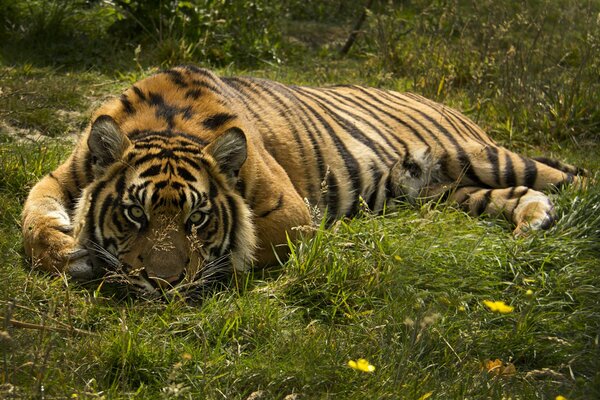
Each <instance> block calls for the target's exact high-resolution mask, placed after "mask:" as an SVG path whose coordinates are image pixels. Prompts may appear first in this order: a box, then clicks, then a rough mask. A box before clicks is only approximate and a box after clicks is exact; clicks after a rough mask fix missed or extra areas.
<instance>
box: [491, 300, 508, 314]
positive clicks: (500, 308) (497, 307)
mask: <svg viewBox="0 0 600 400" xmlns="http://www.w3.org/2000/svg"><path fill="white" fill-rule="evenodd" d="M483 304H485V305H486V306H487V308H489V309H490V310H491V311H496V312H499V313H501V314H508V313H511V312H513V310H514V309H515V308H514V307H512V306H509V305H507V304H506V303H504V302H503V301H490V300H484V301H483Z"/></svg>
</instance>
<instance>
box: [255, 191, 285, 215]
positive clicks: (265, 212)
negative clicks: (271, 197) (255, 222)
mask: <svg viewBox="0 0 600 400" xmlns="http://www.w3.org/2000/svg"><path fill="white" fill-rule="evenodd" d="M281 207H283V193H280V194H279V198H278V199H277V204H275V206H274V207H273V208H271V209H270V210H267V211H263V212H262V213H260V214H258V215H257V217H258V218H266V217H267V216H269V214H271V213H273V212H275V211H277V210H280V209H281Z"/></svg>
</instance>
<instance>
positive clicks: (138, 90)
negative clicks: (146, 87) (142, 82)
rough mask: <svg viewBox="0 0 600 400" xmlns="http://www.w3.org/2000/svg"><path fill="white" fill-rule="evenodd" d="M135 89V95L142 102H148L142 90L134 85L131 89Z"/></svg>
mask: <svg viewBox="0 0 600 400" xmlns="http://www.w3.org/2000/svg"><path fill="white" fill-rule="evenodd" d="M131 88H132V89H133V91H134V92H135V94H136V95H137V96H138V97H139V98H140V99H142V100H144V101H146V100H147V99H146V95H145V94H144V92H143V91H142V89H140V88H139V87H137V86H135V85H133V86H132V87H131Z"/></svg>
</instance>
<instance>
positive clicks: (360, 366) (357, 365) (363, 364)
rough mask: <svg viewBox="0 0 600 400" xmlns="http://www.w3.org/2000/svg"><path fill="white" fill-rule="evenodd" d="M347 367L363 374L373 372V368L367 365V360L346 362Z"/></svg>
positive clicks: (360, 359)
mask: <svg viewBox="0 0 600 400" xmlns="http://www.w3.org/2000/svg"><path fill="white" fill-rule="evenodd" d="M348 366H349V367H350V368H354V369H356V370H359V371H363V372H373V371H375V366H374V365H371V364H369V362H368V361H367V360H365V359H364V358H359V359H358V360H356V361H354V360H350V361H348Z"/></svg>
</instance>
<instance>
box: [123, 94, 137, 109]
mask: <svg viewBox="0 0 600 400" xmlns="http://www.w3.org/2000/svg"><path fill="white" fill-rule="evenodd" d="M120 100H121V104H122V105H123V109H124V110H125V112H126V113H127V114H133V113H135V109H134V108H133V105H132V104H131V101H130V100H129V99H128V98H127V95H126V94H125V93H123V94H122V95H121V98H120Z"/></svg>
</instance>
